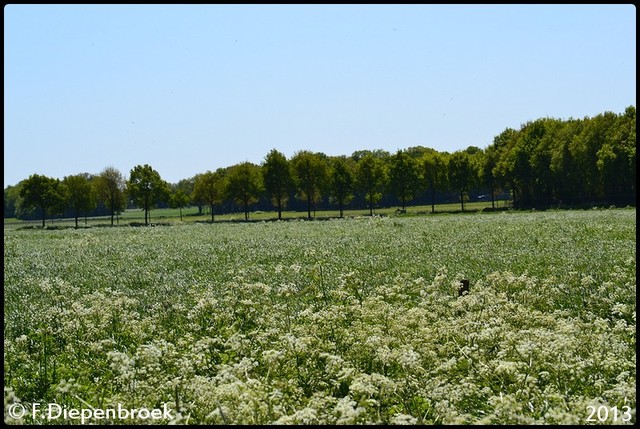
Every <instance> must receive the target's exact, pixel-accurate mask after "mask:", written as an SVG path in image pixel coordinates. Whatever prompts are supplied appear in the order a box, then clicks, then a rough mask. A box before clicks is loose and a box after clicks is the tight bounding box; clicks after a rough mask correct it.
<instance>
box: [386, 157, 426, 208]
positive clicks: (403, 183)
mask: <svg viewBox="0 0 640 429" xmlns="http://www.w3.org/2000/svg"><path fill="white" fill-rule="evenodd" d="M388 168H389V182H388V185H389V190H390V191H391V193H392V194H393V195H395V196H396V197H397V198H398V200H399V201H400V203H401V204H402V208H403V209H404V208H405V206H406V203H407V201H411V200H412V199H413V198H414V197H415V194H416V192H417V191H418V186H419V180H420V173H419V172H418V162H417V161H416V158H413V157H411V156H410V155H409V154H408V153H407V152H405V151H402V150H399V151H397V152H396V154H395V155H394V156H392V157H391V158H390V159H389V166H388Z"/></svg>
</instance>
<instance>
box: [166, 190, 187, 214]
mask: <svg viewBox="0 0 640 429" xmlns="http://www.w3.org/2000/svg"><path fill="white" fill-rule="evenodd" d="M188 204H189V195H187V194H186V193H185V192H184V191H183V190H182V189H180V188H178V187H177V186H172V187H171V195H170V196H169V207H171V208H172V209H180V222H182V209H183V208H184V207H187V205H188Z"/></svg>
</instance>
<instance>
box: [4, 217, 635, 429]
mask: <svg viewBox="0 0 640 429" xmlns="http://www.w3.org/2000/svg"><path fill="white" fill-rule="evenodd" d="M461 279H468V280H469V281H470V292H469V294H468V295H464V296H462V297H458V286H459V283H460V280H461ZM4 305H5V306H4V400H5V422H6V423H64V422H71V423H73V422H76V423H77V422H78V420H77V418H76V419H75V420H74V418H73V416H68V418H67V419H64V416H62V417H60V418H58V419H57V420H56V421H52V420H51V419H48V417H47V416H45V415H42V414H41V413H35V412H31V410H32V408H29V407H33V404H34V403H38V404H48V403H55V404H58V405H60V407H65V408H66V409H86V408H91V409H109V408H114V407H117V406H118V405H121V406H123V407H126V408H128V409H141V408H146V409H156V408H160V409H161V408H162V407H163V406H165V407H168V408H169V409H170V410H172V412H171V419H163V420H162V419H161V420H158V421H152V422H151V423H156V422H157V423H162V424H166V423H189V424H235V423H239V424H270V423H276V424H296V423H305V424H343V423H344V424H377V423H384V424H403V423H404V424H407V423H408V424H461V423H462V424H467V423H469V424H540V423H541V424H569V423H576V424H585V423H589V422H593V423H598V424H600V423H604V424H624V423H628V424H631V423H635V420H636V418H635V408H636V211H635V209H611V210H590V211H567V212H537V213H510V212H505V213H494V214H466V215H462V214H457V215H453V214H452V215H436V216H424V217H414V218H393V217H390V218H380V217H374V218H368V217H366V218H355V219H343V220H331V221H291V222H263V223H236V224H234V223H225V224H223V223H219V224H191V225H173V226H162V227H148V228H145V227H136V228H134V227H118V228H91V229H80V230H73V229H65V230H7V229H5V233H4ZM16 404H19V405H16ZM42 406H44V405H42ZM16 410H26V412H24V413H16ZM605 413H606V416H605ZM96 419H98V417H96ZM93 422H95V423H105V422H112V423H130V422H131V421H130V420H127V421H125V420H120V419H117V418H116V419H109V418H107V419H99V420H93ZM145 422H149V421H148V420H146V421H145Z"/></svg>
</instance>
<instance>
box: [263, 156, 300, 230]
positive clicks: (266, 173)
mask: <svg viewBox="0 0 640 429" xmlns="http://www.w3.org/2000/svg"><path fill="white" fill-rule="evenodd" d="M262 179H263V183H264V187H265V191H266V192H267V195H269V197H270V198H271V199H272V201H273V205H274V207H276V209H277V210H278V219H282V210H283V209H284V208H285V207H286V204H287V199H288V197H289V192H290V191H291V190H292V189H293V187H294V182H293V176H292V173H291V165H290V163H289V161H287V158H286V157H285V156H284V155H283V154H282V153H280V152H278V151H277V150H275V149H273V150H271V152H269V153H268V154H267V156H266V157H265V160H264V162H263V163H262Z"/></svg>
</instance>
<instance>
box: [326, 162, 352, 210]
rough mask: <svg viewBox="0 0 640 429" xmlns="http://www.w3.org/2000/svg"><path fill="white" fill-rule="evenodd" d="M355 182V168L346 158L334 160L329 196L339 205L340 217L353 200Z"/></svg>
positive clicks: (330, 173) (331, 168)
mask: <svg viewBox="0 0 640 429" xmlns="http://www.w3.org/2000/svg"><path fill="white" fill-rule="evenodd" d="M353 182H354V179H353V166H352V165H351V164H350V163H348V162H347V160H346V158H344V157H336V158H333V159H332V161H331V167H330V170H329V195H330V200H331V201H333V202H334V203H336V204H337V205H338V209H339V210H340V217H342V216H343V209H344V206H345V205H346V204H349V202H350V201H351V200H352V199H353Z"/></svg>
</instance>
